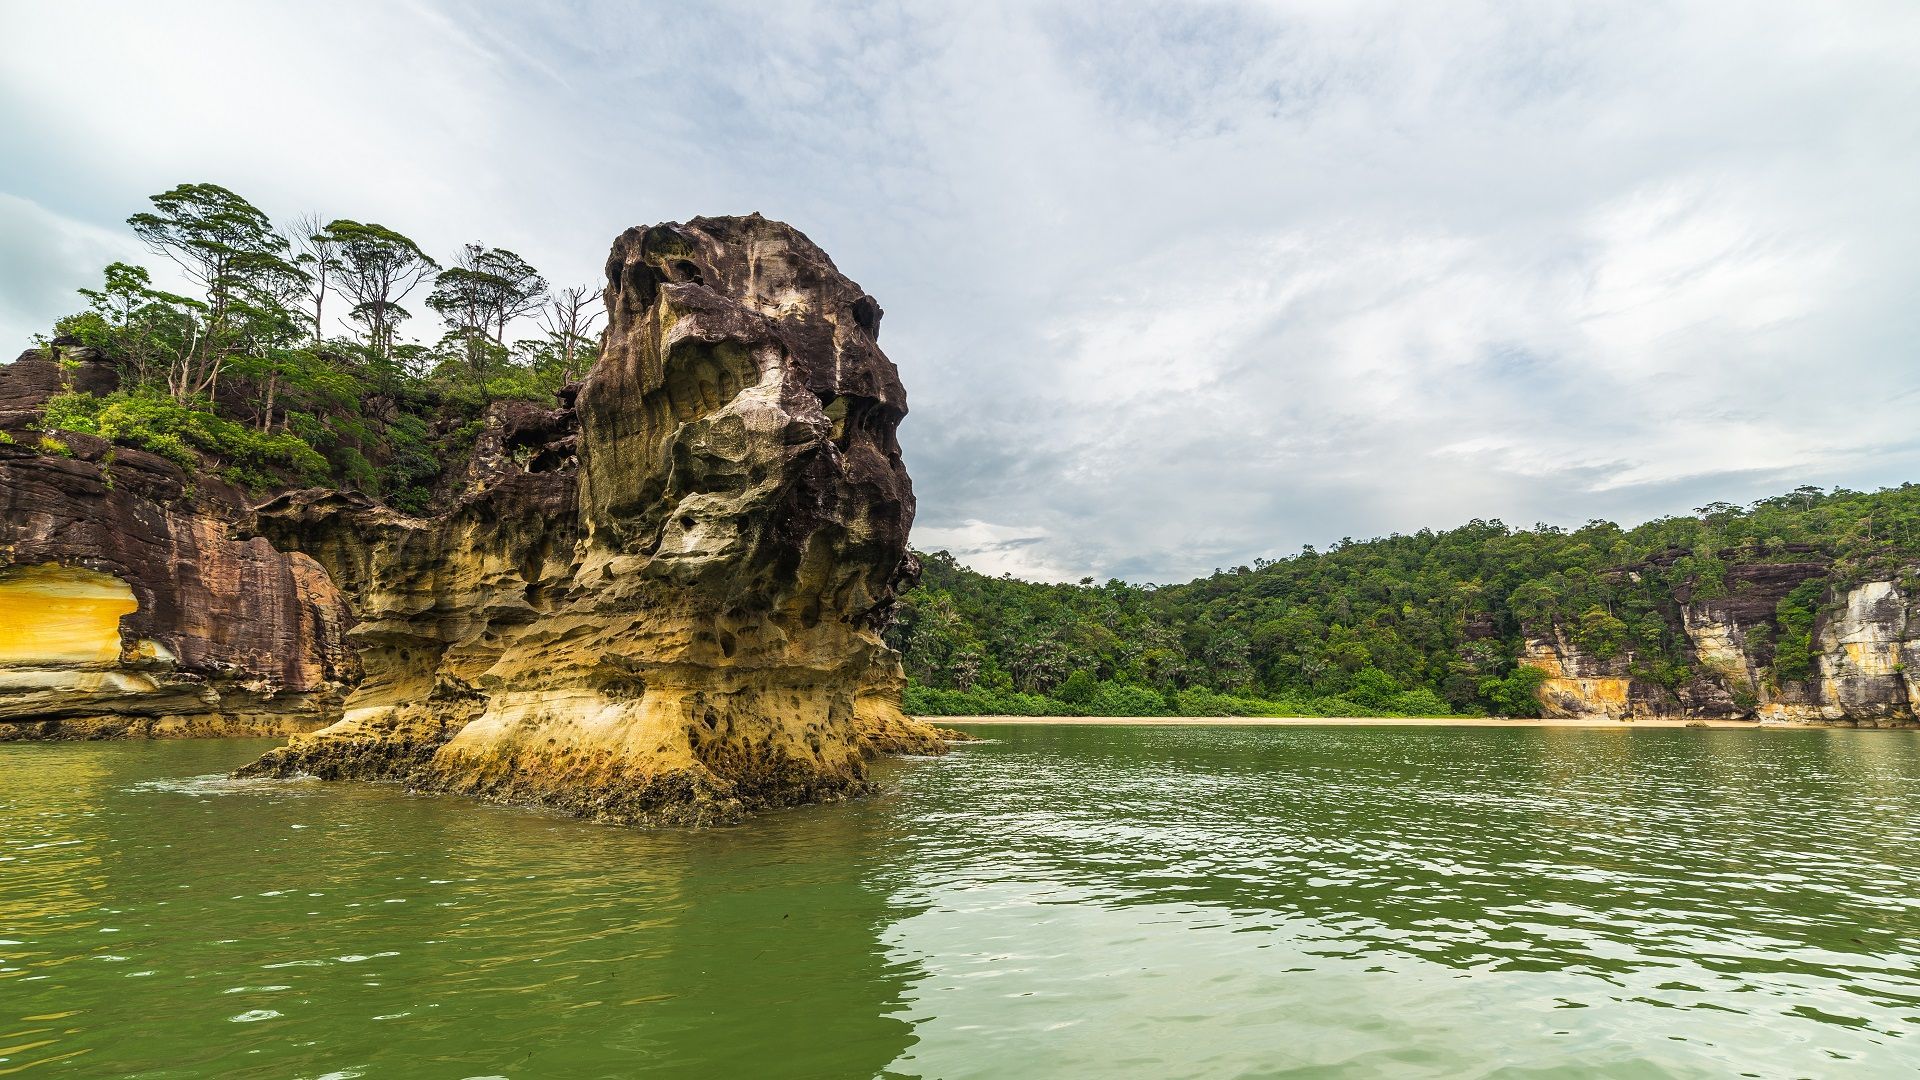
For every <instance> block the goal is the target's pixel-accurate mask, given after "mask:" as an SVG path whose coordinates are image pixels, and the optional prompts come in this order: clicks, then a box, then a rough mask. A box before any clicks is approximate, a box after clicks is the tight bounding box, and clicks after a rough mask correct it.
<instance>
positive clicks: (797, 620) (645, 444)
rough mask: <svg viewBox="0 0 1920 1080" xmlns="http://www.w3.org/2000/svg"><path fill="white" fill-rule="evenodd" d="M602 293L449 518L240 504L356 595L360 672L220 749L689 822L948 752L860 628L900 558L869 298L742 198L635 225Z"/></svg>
mask: <svg viewBox="0 0 1920 1080" xmlns="http://www.w3.org/2000/svg"><path fill="white" fill-rule="evenodd" d="M606 306H607V311H608V326H607V332H606V336H605V340H604V344H603V348H602V353H601V358H600V360H599V362H598V363H597V364H596V365H595V367H594V369H593V371H592V372H591V373H590V375H589V377H588V379H587V380H586V382H585V384H584V385H583V386H582V387H580V388H579V389H578V391H577V396H576V395H574V394H569V395H566V396H565V397H564V398H563V401H562V407H561V408H559V409H557V410H551V411H547V410H539V409H533V408H529V407H526V406H496V407H495V409H494V411H493V412H492V413H491V414H490V415H489V418H488V422H487V428H486V431H485V432H483V433H482V437H481V444H480V452H479V453H478V454H477V455H476V458H475V462H474V464H473V465H472V466H471V467H470V469H469V472H468V475H467V477H466V483H465V486H464V489H463V494H462V495H461V497H460V498H459V499H458V500H457V502H456V503H455V504H454V505H453V506H452V508H451V509H450V510H448V511H447V512H446V513H443V514H440V515H438V516H435V517H432V518H425V519H423V518H414V517H410V516H407V515H404V514H399V513H396V512H394V511H392V510H389V509H387V508H385V507H382V506H379V505H376V504H373V503H371V502H369V501H367V500H365V499H360V498H357V497H354V496H351V495H346V494H341V493H328V492H300V493H294V494H290V495H287V496H284V497H282V498H280V499H278V500H276V501H274V502H272V503H269V504H268V505H265V506H263V507H260V508H259V513H258V519H257V522H256V528H257V529H258V530H259V532H260V534H261V535H262V536H265V537H268V538H270V539H271V540H272V541H273V542H274V544H275V545H277V546H279V547H281V548H285V549H287V550H298V551H301V552H303V553H305V554H307V555H310V556H312V557H313V558H314V559H315V560H317V562H318V563H319V564H320V565H322V566H324V567H325V568H326V569H327V571H328V573H329V574H331V576H332V578H333V580H334V581H335V582H336V583H338V584H339V585H340V587H341V588H342V589H344V590H345V592H346V593H347V594H348V595H349V596H351V597H352V599H353V606H354V610H355V612H356V614H357V615H358V616H359V623H358V624H357V625H356V626H355V627H354V628H353V630H352V632H351V638H352V641H353V643H354V645H355V646H356V647H357V648H358V650H359V653H360V658H361V661H362V663H363V664H364V666H365V668H366V679H365V681H364V682H363V683H362V684H361V686H360V687H359V689H358V690H357V691H356V692H355V693H354V695H353V696H352V698H351V699H350V700H349V701H348V702H347V708H346V715H345V719H343V720H342V721H341V722H340V723H338V724H336V725H333V726H332V727H329V728H327V729H326V730H324V731H320V732H316V733H314V734H312V735H310V736H305V737H301V738H298V739H296V740H295V741H294V742H293V743H292V744H291V745H289V746H287V747H285V748H283V749H281V750H278V751H275V752H273V753H271V754H269V755H268V756H266V757H265V758H263V759H261V760H260V761H259V762H257V763H255V764H254V765H252V766H249V767H248V768H247V769H246V770H243V772H245V773H246V774H249V775H274V776H290V775H296V774H311V775H316V776H320V777H324V778H330V779H347V778H358V779H396V780H402V781H405V782H407V783H410V784H412V785H414V786H416V787H420V788H425V789H431V790H441V791H452V792H460V793H466V794H471V795H477V796H481V797H485V798H490V799H495V800H501V801H514V802H530V803H539V804H543V805H549V806H554V807H558V808H561V809H564V810H568V811H571V812H574V813H579V814H583V815H587V816H591V817H596V818H601V819H606V820H615V821H628V822H652V823H689V824H695V823H707V822H720V821H728V820H733V819H736V818H738V817H739V816H741V815H742V814H744V813H747V812H750V811H753V810H756V809H762V808H767V807H774V806H783V805H790V804H795V803H800V802H807V801H815V800H820V799H828V798H834V797H838V796H841V795H845V794H849V793H853V792H858V791H862V790H864V789H865V787H866V780H865V768H864V761H865V759H866V758H867V757H869V756H871V755H872V754H874V753H878V752H883V751H906V752H916V751H917V752H937V751H938V750H940V749H942V748H943V743H942V741H941V739H940V737H939V733H937V732H936V731H935V730H934V729H932V728H930V727H927V726H926V725H924V724H921V723H919V722H917V721H913V720H911V719H909V718H907V717H906V716H904V715H903V714H902V713H901V712H900V708H899V693H900V688H901V685H902V682H903V679H902V675H901V671H900V666H899V662H898V658H897V657H896V656H895V655H894V654H893V653H892V651H891V650H889V649H888V648H887V647H886V646H885V645H884V644H883V643H882V641H881V639H880V637H879V634H878V628H879V627H880V626H881V625H882V624H883V623H884V621H885V619H886V618H887V616H888V613H889V611H890V608H891V606H892V604H893V602H894V597H895V593H896V591H897V590H898V589H899V588H900V587H902V586H903V585H904V584H905V583H907V582H908V581H910V580H911V578H912V576H913V575H914V573H915V571H916V566H915V563H914V561H913V559H912V556H911V555H910V553H909V552H908V549H907V531H908V528H909V526H910V525H911V524H912V519H913V509H914V502H913V493H912V488H911V485H910V483H909V481H908V478H907V474H906V470H905V468H904V467H903V466H902V464H901V459H900V449H899V444H898V442H897V441H896V439H895V429H896V428H897V426H898V424H899V422H900V420H901V418H902V417H903V416H904V415H905V413H906V396H905V393H904V391H903V389H902V388H901V385H900V381H899V376H898V374H897V372H896V371H895V369H894V366H893V364H892V362H891V361H889V360H888V359H887V357H886V355H885V354H884V353H882V352H881V351H880V348H879V345H878V344H877V340H876V339H877V336H878V333H879V321H880V314H881V313H880V307H879V305H878V304H877V303H876V302H875V301H874V299H873V298H872V297H871V296H868V295H867V294H866V293H864V292H863V291H861V289H860V288H859V287H858V286H857V285H855V284H854V283H853V282H851V281H849V280H848V279H847V278H845V277H844V276H842V275H841V274H840V273H839V272H838V270H837V269H835V267H834V265H833V263H832V261H831V260H830V259H828V257H827V256H826V254H825V253H824V252H822V251H821V250H820V249H819V248H818V247H816V246H815V245H814V244H813V243H812V242H811V241H809V240H808V239H807V238H806V237H805V236H803V235H801V234H800V233H799V232H798V231H796V230H794V229H793V228H791V227H789V226H787V225H784V224H781V223H779V222H774V221H769V220H766V219H764V218H762V217H760V216H758V215H753V216H751V217H745V218H696V219H694V220H692V221H690V222H687V223H685V224H678V223H674V224H667V225H660V226H655V227H653V228H651V229H632V230H629V231H628V232H627V233H625V234H624V235H622V236H621V237H620V238H619V239H618V241H616V243H615V245H614V247H613V251H612V253H611V256H610V258H609V260H608V263H607V288H606Z"/></svg>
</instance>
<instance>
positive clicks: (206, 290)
mask: <svg viewBox="0 0 1920 1080" xmlns="http://www.w3.org/2000/svg"><path fill="white" fill-rule="evenodd" d="M149 201H150V202H151V204H152V206H151V209H149V210H145V211H142V212H140V213H136V214H133V215H132V216H130V217H129V218H128V219H127V225H128V227H129V228H131V229H132V231H133V233H134V235H135V236H137V237H138V238H139V239H140V240H141V241H142V242H143V243H144V244H145V246H146V247H147V249H148V250H149V251H151V252H152V253H153V254H154V255H155V256H157V257H160V258H164V259H166V260H168V261H169V262H171V263H172V264H173V265H174V266H175V267H177V268H178V270H179V272H180V276H181V277H182V278H183V279H184V280H185V282H186V283H187V285H188V290H187V291H186V292H184V293H175V292H170V291H167V290H165V289H161V288H159V287H157V286H156V285H155V282H154V277H153V274H152V273H151V272H150V271H149V270H148V269H147V268H146V267H144V266H138V265H132V264H128V263H122V262H116V263H113V264H111V265H109V266H108V267H106V268H105V270H104V272H103V274H102V281H101V283H100V285H99V286H98V287H97V288H88V289H81V290H79V291H80V295H81V296H82V297H83V298H84V299H85V300H86V307H85V309H84V310H82V311H79V312H76V313H75V314H73V315H70V316H67V317H66V318H63V319H61V320H59V321H58V322H57V323H56V325H55V326H54V328H53V335H52V338H51V341H52V342H53V343H62V342H64V343H78V344H80V345H84V346H87V347H91V348H93V349H96V350H98V351H99V352H101V353H103V354H105V355H106V356H108V357H110V358H112V359H113V360H114V361H115V362H116V363H117V364H118V366H119V368H120V372H121V381H120V389H119V390H118V391H117V392H115V393H113V394H110V395H105V396H95V395H80V394H66V395H63V396H62V397H61V398H59V399H56V400H55V401H54V402H53V403H51V404H50V406H49V409H48V412H47V417H46V423H47V426H49V427H53V428H59V429H64V430H70V431H80V432H84V433H87V434H96V435H102V436H104V437H108V438H114V439H118V440H120V441H123V442H127V443H130V444H132V445H136V446H142V447H144V448H147V449H151V450H154V451H155V452H158V453H162V454H164V455H166V456H168V457H172V458H174V459H175V460H178V461H180V462H181V463H182V464H183V465H189V464H193V463H197V462H199V461H200V460H201V459H202V456H203V455H204V456H209V457H211V458H213V459H214V460H215V461H216V463H217V464H218V465H219V467H220V468H221V469H222V471H223V472H224V473H226V475H227V477H228V479H230V480H233V481H235V482H237V483H242V484H245V485H247V486H250V487H254V488H262V487H268V486H272V485H274V484H276V483H286V482H324V483H336V484H341V485H344V486H351V487H356V488H359V489H362V490H365V491H367V492H368V493H370V494H374V495H378V496H384V497H386V498H388V499H389V500H390V501H392V502H394V503H395V505H398V506H400V507H402V508H403V509H409V510H415V511H418V510H420V509H423V508H424V507H425V506H426V505H427V504H428V503H429V502H430V500H431V498H432V496H433V488H434V484H435V482H436V481H437V480H438V479H439V477H440V474H441V472H442V469H443V465H444V463H446V462H449V461H452V460H455V459H457V458H458V457H459V456H460V454H461V452H462V450H463V444H464V445H470V443H471V441H472V438H473V436H474V435H475V434H476V433H477V431H478V420H479V417H480V415H481V414H482V413H483V412H484V409H485V406H486V405H487V404H488V403H490V402H492V401H496V400H503V399H524V400H532V401H550V400H551V399H552V397H553V393H554V391H555V390H556V389H557V388H559V387H560V386H563V385H565V384H566V383H569V382H572V381H575V380H577V379H579V378H580V377H582V376H583V375H584V374H585V373H586V370H587V369H588V368H589V367H590V366H591V365H592V362H593V360H594V358H595V356H596V355H597V350H598V338H597V322H598V320H599V318H600V317H601V312H600V311H599V310H598V299H599V294H598V292H597V291H596V290H594V289H593V288H591V287H590V286H586V285H580V286H571V287H562V288H555V287H553V286H552V285H550V283H549V282H548V281H547V279H546V278H545V277H544V276H543V275H542V274H541V273H540V272H539V271H538V270H536V269H535V268H534V267H533V266H532V265H530V264H529V263H528V262H527V261H526V260H525V259H524V258H522V257H521V256H520V255H518V254H516V253H514V252H513V251H510V250H507V249H506V248H500V247H491V246H488V245H486V244H482V243H470V244H466V245H464V246H463V247H462V248H461V249H460V250H459V251H457V252H455V253H453V255H452V257H451V258H449V259H448V260H447V261H446V262H445V263H444V264H443V263H442V262H441V261H440V260H437V259H435V258H434V257H433V256H431V255H430V254H428V253H427V252H426V251H425V250H424V249H423V248H422V247H421V246H420V245H419V244H418V243H416V242H415V241H414V240H413V239H411V238H410V237H408V236H406V235H405V234H404V233H401V232H399V231H398V230H396V229H392V228H389V227H387V226H385V225H382V224H379V223H376V222H362V221H357V220H353V219H350V218H332V219H328V218H324V217H321V216H318V215H310V216H307V217H302V218H299V219H296V220H294V221H291V222H289V223H287V224H285V225H284V226H282V225H276V224H275V223H274V222H273V221H272V220H271V219H270V218H269V217H268V216H267V215H266V214H265V213H264V212H262V211H261V210H260V209H259V208H258V207H256V206H255V205H254V204H253V203H251V202H249V201H248V200H247V199H245V198H244V197H242V196H240V195H239V194H237V193H235V192H233V191H231V190H229V189H227V188H224V187H221V186H219V185H217V184H181V185H179V186H177V187H174V188H172V189H170V190H168V191H165V192H161V193H160V194H157V195H154V196H152V197H151V199H150V200H149ZM413 303H417V304H424V305H425V307H426V308H428V309H430V310H431V311H432V312H433V313H434V314H436V315H437V316H439V319H440V321H441V324H442V326H443V328H444V329H443V332H442V333H441V335H440V336H439V337H438V339H437V340H435V341H433V342H430V343H422V342H419V341H413V340H408V339H406V338H405V337H403V335H402V329H403V327H404V326H405V325H406V324H407V323H408V322H409V321H410V320H412V319H413V318H414V312H413V311H411V310H410V309H409V307H408V306H407V305H408V304H413ZM330 316H332V318H333V322H332V323H330V322H329V317H330ZM330 326H332V327H338V326H344V327H346V328H347V331H348V332H346V333H332V332H330ZM522 327H530V328H532V329H534V330H535V333H533V334H532V336H529V337H525V338H516V337H515V336H514V332H515V331H516V330H517V329H519V328H522Z"/></svg>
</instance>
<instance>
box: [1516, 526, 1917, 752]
mask: <svg viewBox="0 0 1920 1080" xmlns="http://www.w3.org/2000/svg"><path fill="white" fill-rule="evenodd" d="M1799 556H1800V557H1799V561H1792V562H1764V561H1757V562H1750V563H1743V564H1736V565H1734V566H1732V567H1731V568H1730V569H1729V571H1728V573H1727V580H1726V583H1725V587H1724V589H1723V590H1722V591H1720V592H1719V593H1718V594H1717V595H1715V596H1713V597H1711V598H1704V599H1703V598H1695V597H1690V596H1688V597H1676V598H1675V602H1674V608H1673V610H1672V612H1671V613H1670V615H1669V622H1670V624H1671V625H1672V626H1673V627H1674V629H1675V631H1676V632H1677V633H1678V634H1680V635H1682V636H1683V640H1684V641H1685V643H1686V646H1685V648H1686V653H1687V659H1688V660H1689V661H1690V663H1689V668H1690V669H1691V670H1692V671H1693V672H1694V674H1693V676H1692V677H1691V678H1689V679H1688V680H1687V681H1685V682H1683V683H1681V684H1680V685H1678V686H1674V687H1671V688H1669V687H1665V686H1661V685H1658V684H1656V683H1653V682H1651V681H1649V680H1647V679H1646V678H1644V677H1640V676H1636V674H1635V671H1636V664H1635V657H1633V656H1632V655H1630V654H1620V655H1615V656H1611V657H1605V658H1602V657H1597V656H1594V655H1593V654H1591V653H1589V652H1587V651H1585V650H1583V649H1581V648H1580V647H1579V645H1578V644H1576V643H1575V641H1574V640H1573V637H1572V635H1571V634H1569V633H1568V632H1567V630H1566V628H1564V627H1559V626H1552V625H1549V626H1542V627H1533V628H1530V632H1529V634H1528V636H1527V648H1526V653H1525V655H1524V656H1522V657H1521V662H1522V663H1525V664H1530V665H1532V666H1534V667H1537V668H1539V669H1541V670H1542V671H1544V672H1545V673H1546V675H1547V680H1546V682H1545V683H1544V684H1543V685H1542V686H1541V688H1540V701H1541V705H1542V711H1543V712H1544V713H1545V715H1547V716H1606V717H1611V718H1614V719H1645V718H1655V717H1710V718H1724V719H1734V718H1741V717H1752V718H1756V719H1759V720H1762V721H1769V722H1778V723H1825V724H1850V725H1858V726H1862V727H1895V726H1899V727H1904V726H1912V725H1914V724H1915V723H1916V722H1917V721H1916V716H1917V715H1920V683H1916V682H1915V681H1914V679H1915V676H1914V675H1913V674H1910V673H1920V598H1916V597H1914V596H1912V595H1911V594H1910V593H1909V592H1908V591H1907V590H1906V589H1904V588H1903V587H1902V586H1901V585H1900V584H1899V583H1897V582H1894V581H1867V582H1863V583H1860V584H1858V585H1854V586H1847V585H1832V586H1829V588H1828V593H1829V596H1828V600H1827V602H1826V603H1824V604H1823V605H1822V606H1821V610H1820V613H1819V617H1818V620H1817V621H1816V623H1815V626H1814V633H1813V642H1812V645H1813V648H1812V660H1813V675H1812V677H1811V678H1808V679H1796V680H1786V681H1782V680H1779V679H1776V678H1774V677H1773V667H1774V663H1775V655H1774V651H1775V647H1776V643H1777V640H1778V635H1779V625H1778V621H1777V617H1776V609H1777V605H1778V604H1779V603H1780V601H1781V600H1782V599H1784V598H1785V597H1787V595H1788V594H1789V593H1791V592H1792V591H1793V590H1794V589H1795V588H1796V587H1797V586H1799V585H1801V584H1802V583H1805V582H1809V581H1815V582H1821V583H1823V584H1824V583H1826V582H1827V581H1828V578H1829V574H1830V567H1829V566H1828V564H1827V562H1826V560H1825V559H1824V558H1821V557H1819V556H1818V555H1817V553H1813V552H1811V551H1804V552H1801V553H1799Z"/></svg>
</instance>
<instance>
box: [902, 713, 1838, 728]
mask: <svg viewBox="0 0 1920 1080" xmlns="http://www.w3.org/2000/svg"><path fill="white" fill-rule="evenodd" d="M916 719H920V720H924V721H926V722H927V723H930V724H937V725H960V726H966V725H979V726H982V727H995V726H1001V727H1004V726H1015V725H1041V724H1046V725H1052V724H1067V725H1083V726H1090V727H1433V728H1442V727H1452V728H1475V727H1498V728H1619V729H1623V730H1629V731H1630V730H1633V729H1635V728H1689V727H1691V728H1703V727H1704V728H1738V729H1743V730H1747V731H1758V730H1762V729H1765V730H1768V731H1776V730H1806V729H1810V728H1821V727H1852V725H1839V724H1796V723H1775V724H1768V723H1762V722H1760V721H1758V720H1706V719H1671V718H1662V719H1647V720H1613V719H1608V718H1607V717H1603V716H1594V717H1559V718H1551V719H1549V718H1531V719H1512V720H1507V719H1501V718H1499V717H1494V716H1433V717H1407V716H922V717H917V718H916Z"/></svg>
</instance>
